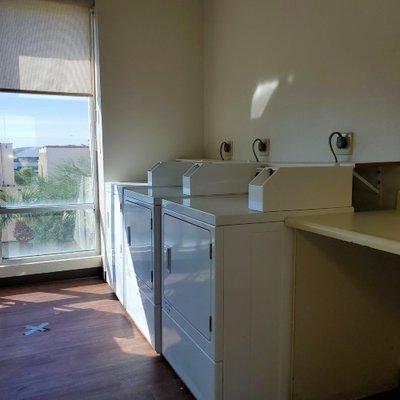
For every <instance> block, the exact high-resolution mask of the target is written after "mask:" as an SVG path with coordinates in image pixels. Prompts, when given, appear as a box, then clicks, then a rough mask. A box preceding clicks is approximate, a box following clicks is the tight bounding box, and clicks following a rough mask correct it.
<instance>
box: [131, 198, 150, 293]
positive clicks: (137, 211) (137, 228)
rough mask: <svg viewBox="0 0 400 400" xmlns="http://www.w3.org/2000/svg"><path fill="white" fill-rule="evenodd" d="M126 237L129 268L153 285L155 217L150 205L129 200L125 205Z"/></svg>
mask: <svg viewBox="0 0 400 400" xmlns="http://www.w3.org/2000/svg"><path fill="white" fill-rule="evenodd" d="M124 220H125V237H126V241H127V244H128V246H127V247H128V249H129V250H128V254H127V255H128V262H127V268H133V270H134V272H135V274H136V276H137V277H138V278H139V279H140V280H141V281H142V282H144V283H145V284H146V285H148V286H149V287H150V288H152V287H153V226H152V225H153V219H152V211H151V209H150V208H149V207H146V206H143V205H141V204H139V203H134V202H132V201H129V200H127V201H126V202H125V207H124Z"/></svg>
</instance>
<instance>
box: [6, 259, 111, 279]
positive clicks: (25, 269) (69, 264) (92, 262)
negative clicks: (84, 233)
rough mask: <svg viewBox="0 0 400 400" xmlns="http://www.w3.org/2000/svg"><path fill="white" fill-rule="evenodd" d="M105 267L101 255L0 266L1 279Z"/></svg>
mask: <svg viewBox="0 0 400 400" xmlns="http://www.w3.org/2000/svg"><path fill="white" fill-rule="evenodd" d="M102 265H103V263H102V259H101V255H92V256H86V257H84V256H82V257H75V258H65V259H57V260H46V261H44V260H42V261H31V262H22V261H21V263H12V264H3V265H0V278H10V277H15V276H25V275H34V274H45V273H50V272H59V271H71V270H77V269H85V268H92V267H101V266H102Z"/></svg>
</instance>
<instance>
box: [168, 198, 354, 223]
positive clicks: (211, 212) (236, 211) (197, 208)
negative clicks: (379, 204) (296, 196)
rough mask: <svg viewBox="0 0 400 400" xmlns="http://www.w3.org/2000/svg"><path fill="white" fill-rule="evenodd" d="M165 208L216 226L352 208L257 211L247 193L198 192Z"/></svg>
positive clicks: (170, 200) (170, 203) (351, 209)
mask: <svg viewBox="0 0 400 400" xmlns="http://www.w3.org/2000/svg"><path fill="white" fill-rule="evenodd" d="M162 206H163V209H164V210H166V211H173V212H175V213H177V214H180V215H183V216H186V217H189V218H193V219H195V220H198V221H201V222H204V223H206V224H209V225H213V226H223V225H240V224H253V223H260V222H279V221H284V220H285V218H286V217H288V216H298V215H308V214H319V213H321V214H323V213H333V212H334V213H337V212H342V213H343V212H352V211H353V208H352V207H339V208H331V209H318V210H294V211H271V212H262V211H254V210H250V209H249V208H248V196H247V195H246V196H242V195H236V196H198V197H186V198H173V199H168V200H163V201H162Z"/></svg>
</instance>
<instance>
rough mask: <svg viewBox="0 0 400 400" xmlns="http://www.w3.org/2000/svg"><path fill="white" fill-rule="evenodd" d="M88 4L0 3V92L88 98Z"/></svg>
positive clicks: (51, 0) (74, 0)
mask: <svg viewBox="0 0 400 400" xmlns="http://www.w3.org/2000/svg"><path fill="white" fill-rule="evenodd" d="M90 5H91V4H90V2H89V1H84V0H1V1H0V89H3V90H4V89H6V90H16V91H32V92H49V93H60V94H66V93H68V94H82V95H92V93H93V88H92V68H91V18H90V12H91V10H90Z"/></svg>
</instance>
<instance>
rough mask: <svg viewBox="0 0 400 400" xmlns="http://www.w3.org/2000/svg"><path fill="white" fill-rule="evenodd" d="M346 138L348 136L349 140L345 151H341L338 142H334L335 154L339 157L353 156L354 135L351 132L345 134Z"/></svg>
mask: <svg viewBox="0 0 400 400" xmlns="http://www.w3.org/2000/svg"><path fill="white" fill-rule="evenodd" d="M343 135H344V136H346V139H347V147H346V148H344V149H339V148H338V147H337V144H336V141H334V143H333V144H334V149H335V153H336V154H337V155H350V154H353V144H354V133H353V132H349V133H343Z"/></svg>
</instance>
